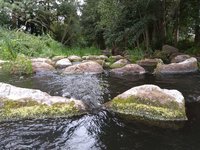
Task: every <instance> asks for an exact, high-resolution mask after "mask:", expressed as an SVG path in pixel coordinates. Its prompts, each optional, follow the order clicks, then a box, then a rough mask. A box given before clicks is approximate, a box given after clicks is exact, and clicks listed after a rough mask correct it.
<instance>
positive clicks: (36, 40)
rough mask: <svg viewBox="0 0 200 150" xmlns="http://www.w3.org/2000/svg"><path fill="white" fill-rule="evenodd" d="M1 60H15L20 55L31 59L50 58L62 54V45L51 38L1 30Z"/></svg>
mask: <svg viewBox="0 0 200 150" xmlns="http://www.w3.org/2000/svg"><path fill="white" fill-rule="evenodd" d="M0 51H1V53H0V58H1V59H7V60H9V59H15V58H16V56H17V54H18V53H21V54H24V55H26V56H30V57H38V56H44V55H45V56H46V57H50V56H51V55H54V53H55V52H57V53H59V52H60V53H62V51H64V47H63V46H62V44H60V43H58V42H56V41H54V40H53V39H52V38H50V37H49V36H37V37H36V36H34V35H30V34H26V33H23V32H21V31H9V30H5V29H2V28H0Z"/></svg>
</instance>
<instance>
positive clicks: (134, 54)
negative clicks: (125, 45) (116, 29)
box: [127, 48, 144, 63]
mask: <svg viewBox="0 0 200 150" xmlns="http://www.w3.org/2000/svg"><path fill="white" fill-rule="evenodd" d="M127 52H128V55H129V56H130V58H129V59H130V61H131V62H132V63H136V61H138V60H141V59H143V58H144V51H143V50H142V49H141V48H135V49H132V50H128V51H127Z"/></svg>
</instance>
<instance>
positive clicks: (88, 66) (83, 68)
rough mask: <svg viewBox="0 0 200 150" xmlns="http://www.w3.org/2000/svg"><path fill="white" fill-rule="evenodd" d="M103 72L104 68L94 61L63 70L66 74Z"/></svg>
mask: <svg viewBox="0 0 200 150" xmlns="http://www.w3.org/2000/svg"><path fill="white" fill-rule="evenodd" d="M102 72H103V68H102V66H101V65H99V64H98V63H97V62H94V61H88V62H84V63H81V64H77V65H73V66H70V67H67V68H65V69H64V70H63V73H64V74H84V73H86V74H99V73H102Z"/></svg>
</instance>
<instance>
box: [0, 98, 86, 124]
mask: <svg viewBox="0 0 200 150" xmlns="http://www.w3.org/2000/svg"><path fill="white" fill-rule="evenodd" d="M81 114H84V112H80V110H78V109H77V108H76V106H75V103H74V102H70V103H55V104H52V105H46V104H40V103H38V102H36V101H33V100H24V101H13V100H8V99H1V100H0V121H8V120H19V119H34V118H36V119H40V118H56V117H67V118H68V117H73V116H78V115H81Z"/></svg>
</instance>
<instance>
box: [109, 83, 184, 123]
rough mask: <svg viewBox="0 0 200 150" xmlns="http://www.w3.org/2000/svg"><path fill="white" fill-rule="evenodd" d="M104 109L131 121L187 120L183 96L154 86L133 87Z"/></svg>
mask: <svg viewBox="0 0 200 150" xmlns="http://www.w3.org/2000/svg"><path fill="white" fill-rule="evenodd" d="M105 107H106V108H107V109H108V110H111V111H113V112H115V113H118V114H121V115H122V116H124V117H127V116H128V118H129V119H131V120H132V119H133V120H134V119H136V120H137V119H138V120H154V121H184V120H187V116H186V113H185V101H184V97H183V95H182V94H181V93H180V92H179V91H177V90H167V89H161V88H159V87H158V86H155V85H143V86H138V87H134V88H132V89H130V90H128V91H126V92H124V93H122V94H120V95H118V96H117V97H115V98H114V99H113V100H112V101H110V102H108V103H106V104H105Z"/></svg>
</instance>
